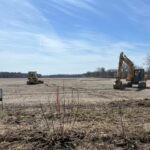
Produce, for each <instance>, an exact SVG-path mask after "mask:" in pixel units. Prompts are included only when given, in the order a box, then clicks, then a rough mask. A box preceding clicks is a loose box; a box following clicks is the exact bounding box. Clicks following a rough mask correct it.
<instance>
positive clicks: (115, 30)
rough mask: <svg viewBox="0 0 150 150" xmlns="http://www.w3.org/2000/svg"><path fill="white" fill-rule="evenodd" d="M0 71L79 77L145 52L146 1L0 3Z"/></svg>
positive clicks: (148, 30)
mask: <svg viewBox="0 0 150 150" xmlns="http://www.w3.org/2000/svg"><path fill="white" fill-rule="evenodd" d="M0 18H1V20H0V60H1V63H0V71H12V72H13V71H16V72H19V71H20V72H27V71H28V70H36V71H38V72H39V73H42V74H57V73H70V74H72V73H83V72H86V71H92V70H95V69H96V68H98V67H105V68H106V69H109V68H117V65H118V57H119V54H120V52H121V51H124V52H125V53H126V54H127V56H128V57H129V58H131V59H132V60H133V61H134V63H135V64H136V65H138V66H144V58H145V57H146V55H147V54H149V53H150V1H149V0H132V1H131V0H107V1H106V0H0Z"/></svg>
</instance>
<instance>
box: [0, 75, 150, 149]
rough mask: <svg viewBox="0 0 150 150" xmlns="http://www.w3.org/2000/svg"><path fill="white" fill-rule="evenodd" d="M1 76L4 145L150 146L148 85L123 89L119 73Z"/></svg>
mask: <svg viewBox="0 0 150 150" xmlns="http://www.w3.org/2000/svg"><path fill="white" fill-rule="evenodd" d="M42 80H44V82H45V84H40V85H26V79H0V88H2V89H3V92H4V101H3V102H4V110H3V111H2V110H1V108H0V149H2V150H6V149H12V150H13V149H15V150H33V149H34V148H36V149H37V150H42V149H44V150H49V149H106V150H107V149H108V150H109V149H118V150H124V149H146V150H148V149H150V89H149V87H150V81H148V82H147V86H148V88H147V89H145V90H138V89H136V88H132V89H126V90H124V91H118V90H114V89H113V82H114V79H101V78H65V79H60V78H59V79H55V78H50V79H48V78H45V79H42Z"/></svg>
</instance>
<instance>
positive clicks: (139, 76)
mask: <svg viewBox="0 0 150 150" xmlns="http://www.w3.org/2000/svg"><path fill="white" fill-rule="evenodd" d="M144 76H145V71H144V69H135V71H134V82H135V83H138V82H139V81H142V80H143V79H144Z"/></svg>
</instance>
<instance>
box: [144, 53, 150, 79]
mask: <svg viewBox="0 0 150 150" xmlns="http://www.w3.org/2000/svg"><path fill="white" fill-rule="evenodd" d="M145 62H146V66H147V78H150V54H148V55H147V56H146V61H145Z"/></svg>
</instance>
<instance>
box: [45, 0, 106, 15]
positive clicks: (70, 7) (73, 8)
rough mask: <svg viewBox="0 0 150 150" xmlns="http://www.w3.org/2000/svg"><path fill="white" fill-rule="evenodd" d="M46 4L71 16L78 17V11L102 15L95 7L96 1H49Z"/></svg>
mask: <svg viewBox="0 0 150 150" xmlns="http://www.w3.org/2000/svg"><path fill="white" fill-rule="evenodd" d="M47 3H48V4H49V5H51V6H53V7H55V8H57V9H58V10H60V11H62V12H64V13H66V14H68V15H71V16H76V17H77V16H78V17H79V16H80V15H79V14H78V11H81V10H82V11H84V10H85V11H89V12H90V13H94V14H96V15H100V16H103V15H104V14H103V13H102V12H101V11H100V10H99V9H98V8H97V7H96V1H95V0H93V1H91V0H82V1H81V0H58V1H56V0H51V1H47ZM77 14H78V15H77Z"/></svg>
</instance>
